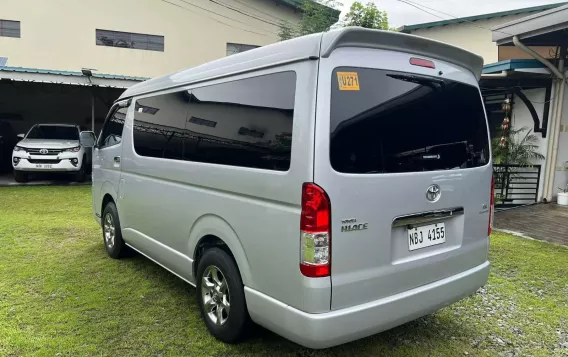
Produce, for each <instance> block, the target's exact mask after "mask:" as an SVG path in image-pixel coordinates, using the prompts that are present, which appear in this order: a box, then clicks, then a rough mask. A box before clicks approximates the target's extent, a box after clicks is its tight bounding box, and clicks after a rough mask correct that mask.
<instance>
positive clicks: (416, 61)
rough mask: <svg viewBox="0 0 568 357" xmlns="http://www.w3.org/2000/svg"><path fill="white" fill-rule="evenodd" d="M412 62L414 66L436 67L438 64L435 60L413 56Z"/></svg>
mask: <svg viewBox="0 0 568 357" xmlns="http://www.w3.org/2000/svg"><path fill="white" fill-rule="evenodd" d="M410 64H411V65H413V66H419V67H426V68H432V69H436V65H435V64H434V62H432V61H428V60H425V59H422V58H416V57H412V58H411V59H410Z"/></svg>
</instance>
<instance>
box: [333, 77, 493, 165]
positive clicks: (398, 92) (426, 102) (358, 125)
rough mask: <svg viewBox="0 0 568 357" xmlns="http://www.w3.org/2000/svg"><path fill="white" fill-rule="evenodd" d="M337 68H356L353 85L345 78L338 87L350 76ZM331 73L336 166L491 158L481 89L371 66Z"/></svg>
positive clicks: (469, 162) (451, 162)
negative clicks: (341, 86) (370, 67)
mask: <svg viewBox="0 0 568 357" xmlns="http://www.w3.org/2000/svg"><path fill="white" fill-rule="evenodd" d="M338 72H348V73H357V76H356V79H355V80H356V82H355V86H351V84H353V83H351V84H349V83H344V87H343V90H340V89H339V85H340V83H339V79H340V78H343V79H345V75H343V73H339V74H338ZM332 76H333V77H332V90H331V114H330V121H331V122H330V124H331V126H330V127H331V139H330V160H331V165H332V167H333V168H334V169H335V170H336V171H339V172H344V173H356V174H363V173H395V172H417V171H432V170H451V169H459V168H469V167H478V166H483V165H485V164H487V163H488V161H489V143H488V134H487V124H486V120H485V114H484V110H483V105H482V102H481V96H480V93H479V90H478V89H477V88H476V87H474V86H470V85H467V84H463V83H459V82H455V81H450V80H446V79H442V78H438V77H428V76H421V75H416V74H411V73H403V72H395V71H386V70H379V69H369V68H353V67H341V68H336V69H335V70H334V71H333V74H332ZM347 77H351V78H349V80H351V81H353V75H349V74H348V75H347ZM345 85H346V86H345ZM345 89H350V90H345Z"/></svg>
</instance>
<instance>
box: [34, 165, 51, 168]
mask: <svg viewBox="0 0 568 357" xmlns="http://www.w3.org/2000/svg"><path fill="white" fill-rule="evenodd" d="M51 166H52V165H51V164H36V169H51Z"/></svg>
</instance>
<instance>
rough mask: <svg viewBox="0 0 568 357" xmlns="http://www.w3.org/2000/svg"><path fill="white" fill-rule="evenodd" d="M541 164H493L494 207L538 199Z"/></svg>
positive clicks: (508, 206) (528, 202)
mask: <svg viewBox="0 0 568 357" xmlns="http://www.w3.org/2000/svg"><path fill="white" fill-rule="evenodd" d="M540 170H541V165H533V166H519V165H493V177H494V178H495V207H496V208H510V207H516V206H522V205H526V204H531V203H535V202H537V200H538V187H539V184H540Z"/></svg>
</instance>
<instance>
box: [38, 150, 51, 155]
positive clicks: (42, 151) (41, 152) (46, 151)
mask: <svg viewBox="0 0 568 357" xmlns="http://www.w3.org/2000/svg"><path fill="white" fill-rule="evenodd" d="M48 152H49V150H47V149H40V150H39V153H40V154H42V155H47V153H48Z"/></svg>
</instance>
